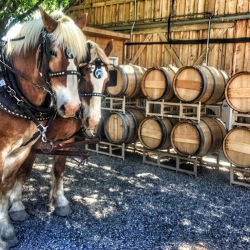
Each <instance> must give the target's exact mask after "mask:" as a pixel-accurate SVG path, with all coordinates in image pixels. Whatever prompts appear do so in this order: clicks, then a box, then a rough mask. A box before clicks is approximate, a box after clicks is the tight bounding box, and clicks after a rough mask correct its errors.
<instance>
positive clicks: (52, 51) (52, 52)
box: [49, 50, 57, 57]
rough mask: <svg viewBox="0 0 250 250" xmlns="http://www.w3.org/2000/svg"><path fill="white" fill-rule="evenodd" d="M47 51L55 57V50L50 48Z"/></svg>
mask: <svg viewBox="0 0 250 250" xmlns="http://www.w3.org/2000/svg"><path fill="white" fill-rule="evenodd" d="M49 53H50V55H51V56H54V57H57V53H56V51H54V50H50V51H49Z"/></svg>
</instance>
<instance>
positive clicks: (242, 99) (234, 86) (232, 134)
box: [223, 71, 250, 167]
mask: <svg viewBox="0 0 250 250" xmlns="http://www.w3.org/2000/svg"><path fill="white" fill-rule="evenodd" d="M225 96H226V100H227V103H228V105H229V106H230V107H231V108H232V109H233V110H234V111H236V112H238V114H239V117H240V114H243V115H244V116H245V117H247V118H245V119H246V120H245V126H236V127H234V128H233V129H232V130H230V131H229V133H228V134H227V135H226V137H225V139H224V142H223V151H224V154H225V156H226V158H227V159H228V160H229V162H231V163H232V164H233V165H235V166H237V167H250V122H249V119H250V115H247V114H249V112H250V72H246V71H244V72H238V73H236V74H234V75H233V76H232V77H231V79H230V80H229V81H228V83H227V86H226V89H225ZM241 124H242V123H241Z"/></svg>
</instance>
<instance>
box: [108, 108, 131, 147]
mask: <svg viewBox="0 0 250 250" xmlns="http://www.w3.org/2000/svg"><path fill="white" fill-rule="evenodd" d="M126 126H127V125H126V121H125V116H123V114H122V113H119V112H115V113H112V114H111V115H110V116H109V118H108V119H107V120H106V122H105V130H104V132H105V135H106V137H107V139H108V140H109V141H111V142H114V143H122V142H123V141H124V140H125V138H126V137H127V127H126Z"/></svg>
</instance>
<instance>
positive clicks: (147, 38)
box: [130, 34, 153, 64]
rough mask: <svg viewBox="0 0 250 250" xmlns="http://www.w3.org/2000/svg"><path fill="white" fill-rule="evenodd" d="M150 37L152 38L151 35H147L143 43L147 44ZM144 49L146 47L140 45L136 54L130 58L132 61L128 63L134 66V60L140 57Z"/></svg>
mask: <svg viewBox="0 0 250 250" xmlns="http://www.w3.org/2000/svg"><path fill="white" fill-rule="evenodd" d="M152 36H153V34H148V35H147V37H146V38H145V39H144V41H143V42H148V41H149V40H150V39H151V38H152ZM145 47H146V45H141V46H140V48H139V49H138V50H137V52H136V53H135V55H134V57H133V58H132V60H131V61H130V63H132V64H134V63H135V62H136V60H137V59H138V57H139V56H140V54H141V53H142V51H143V50H144V49H145Z"/></svg>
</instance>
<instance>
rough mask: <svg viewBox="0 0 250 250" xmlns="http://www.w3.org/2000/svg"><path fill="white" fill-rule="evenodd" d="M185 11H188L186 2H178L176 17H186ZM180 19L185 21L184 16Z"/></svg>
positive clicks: (179, 0) (180, 0)
mask: <svg viewBox="0 0 250 250" xmlns="http://www.w3.org/2000/svg"><path fill="white" fill-rule="evenodd" d="M185 9H186V1H183V0H177V3H176V15H184V14H185ZM178 19H184V16H183V17H180V18H178Z"/></svg>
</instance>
